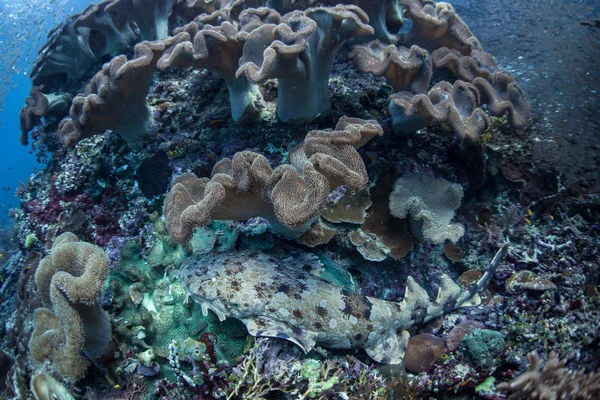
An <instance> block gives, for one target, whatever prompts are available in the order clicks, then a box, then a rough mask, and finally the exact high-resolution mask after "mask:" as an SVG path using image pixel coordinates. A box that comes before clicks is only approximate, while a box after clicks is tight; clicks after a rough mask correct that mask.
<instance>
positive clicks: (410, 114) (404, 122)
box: [389, 81, 490, 139]
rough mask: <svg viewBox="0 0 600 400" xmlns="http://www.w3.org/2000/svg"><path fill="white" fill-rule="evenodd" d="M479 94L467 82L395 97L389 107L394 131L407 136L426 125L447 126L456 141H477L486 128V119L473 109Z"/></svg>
mask: <svg viewBox="0 0 600 400" xmlns="http://www.w3.org/2000/svg"><path fill="white" fill-rule="evenodd" d="M479 96H480V94H479V91H478V90H477V88H476V87H475V86H474V85H473V84H471V83H467V82H463V81H456V82H454V85H452V84H450V83H448V82H446V81H442V82H440V83H438V84H436V85H435V86H433V87H432V88H431V90H429V92H428V93H427V94H414V93H411V92H400V93H396V94H395V95H394V97H393V98H392V100H391V103H390V108H389V111H390V114H391V115H392V118H393V126H394V130H396V131H397V132H400V133H410V132H414V131H416V130H418V129H421V128H424V127H426V126H429V125H438V124H442V123H448V124H449V125H450V127H451V128H452V130H453V131H454V132H455V133H456V134H457V135H458V136H459V137H460V138H465V137H469V138H472V139H476V138H478V137H479V136H480V135H481V134H482V133H483V132H484V131H485V130H486V129H487V128H488V126H489V125H490V121H489V118H488V116H487V115H486V113H485V112H483V110H481V109H479V108H477V106H478V104H479Z"/></svg>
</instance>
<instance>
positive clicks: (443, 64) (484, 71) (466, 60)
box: [431, 47, 500, 82]
mask: <svg viewBox="0 0 600 400" xmlns="http://www.w3.org/2000/svg"><path fill="white" fill-rule="evenodd" d="M431 60H432V62H433V65H434V66H435V67H436V68H438V69H441V68H448V69H449V70H450V71H452V73H453V74H454V75H456V76H457V77H458V78H459V79H462V80H464V81H467V82H472V81H473V79H475V78H477V77H481V78H484V79H486V80H488V79H490V78H491V77H492V74H493V73H494V72H497V71H499V70H500V68H498V65H496V61H495V60H494V57H493V56H492V55H491V54H489V53H485V52H483V51H480V50H473V51H471V53H470V54H469V55H463V54H461V52H460V51H458V50H455V49H449V48H447V47H441V48H439V49H437V50H435V51H433V52H432V53H431Z"/></svg>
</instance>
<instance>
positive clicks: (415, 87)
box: [348, 40, 433, 93]
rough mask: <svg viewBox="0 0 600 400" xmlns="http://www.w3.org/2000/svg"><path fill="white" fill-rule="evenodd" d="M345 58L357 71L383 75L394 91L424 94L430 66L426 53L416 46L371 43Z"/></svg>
mask: <svg viewBox="0 0 600 400" xmlns="http://www.w3.org/2000/svg"><path fill="white" fill-rule="evenodd" d="M348 57H349V58H351V59H352V60H353V61H354V65H355V66H356V68H357V69H358V70H359V71H361V72H371V73H372V74H375V75H384V76H385V77H386V79H387V80H388V82H389V83H390V85H392V88H394V90H395V91H396V92H401V91H405V90H410V91H412V92H415V93H425V92H427V89H428V88H429V83H430V82H431V75H432V73H433V67H432V65H431V57H430V55H429V52H428V51H427V50H424V49H422V48H420V47H419V46H412V47H411V48H410V49H408V48H407V47H404V46H401V47H396V46H394V45H389V46H384V45H383V44H382V43H381V42H380V41H378V40H374V41H372V42H370V43H367V44H364V45H357V46H354V47H353V48H352V51H351V52H350V54H348Z"/></svg>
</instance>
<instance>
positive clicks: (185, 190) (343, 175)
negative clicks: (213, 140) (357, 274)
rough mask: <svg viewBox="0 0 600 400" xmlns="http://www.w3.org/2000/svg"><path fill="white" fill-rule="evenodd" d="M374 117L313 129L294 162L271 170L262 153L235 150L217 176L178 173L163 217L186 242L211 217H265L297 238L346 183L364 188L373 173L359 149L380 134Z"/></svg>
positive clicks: (294, 151)
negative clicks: (333, 128)
mask: <svg viewBox="0 0 600 400" xmlns="http://www.w3.org/2000/svg"><path fill="white" fill-rule="evenodd" d="M382 133H383V131H382V130H381V127H379V125H378V124H377V123H375V122H374V121H363V120H359V119H355V118H348V117H342V118H341V119H340V121H339V122H338V123H337V125H336V129H335V130H334V131H311V132H309V133H308V134H307V135H306V138H305V140H304V141H303V142H302V143H301V144H299V145H298V146H296V147H294V148H293V149H292V150H291V151H290V155H289V157H290V163H291V165H289V164H283V165H280V166H278V167H277V168H275V169H272V168H271V166H270V165H269V162H268V161H267V159H266V158H265V157H264V156H262V155H260V154H257V153H253V152H249V151H245V152H241V153H236V154H235V156H234V157H233V159H227V158H225V159H223V160H221V161H219V162H218V163H217V164H216V165H215V166H214V168H213V171H212V174H211V175H212V178H211V179H206V178H204V179H203V178H198V177H196V176H195V175H194V174H189V173H188V174H184V175H181V176H179V177H177V178H176V179H175V180H174V182H173V186H172V187H171V190H170V191H169V194H168V195H167V197H166V198H165V206H164V215H165V218H166V219H167V229H168V230H169V233H170V235H171V237H172V238H173V240H175V241H177V242H180V243H184V242H186V241H187V239H188V238H189V236H190V234H191V231H192V229H193V228H194V227H196V226H200V225H204V224H205V223H206V222H207V221H208V219H209V218H210V219H216V220H247V219H250V218H252V217H256V216H261V217H264V218H266V219H267V220H268V221H269V222H270V223H271V226H272V227H273V229H275V230H277V231H279V232H282V233H284V234H288V235H290V236H292V237H294V236H297V235H298V233H300V234H301V233H304V232H305V231H307V230H308V227H309V226H310V223H311V222H312V219H313V218H314V217H315V216H317V214H318V213H319V212H320V211H321V210H322V209H323V207H324V206H325V203H326V201H327V196H328V195H329V193H330V192H331V191H332V190H333V189H335V188H336V187H338V186H340V185H342V184H345V185H347V186H348V187H349V188H351V189H354V190H356V189H361V188H363V187H365V186H366V184H367V183H368V175H367V173H366V170H365V166H364V164H363V161H362V160H361V158H360V156H359V155H358V152H357V151H356V149H355V148H358V147H360V146H362V145H364V144H365V143H367V142H368V141H369V140H370V139H371V138H373V137H374V136H378V135H381V134H382Z"/></svg>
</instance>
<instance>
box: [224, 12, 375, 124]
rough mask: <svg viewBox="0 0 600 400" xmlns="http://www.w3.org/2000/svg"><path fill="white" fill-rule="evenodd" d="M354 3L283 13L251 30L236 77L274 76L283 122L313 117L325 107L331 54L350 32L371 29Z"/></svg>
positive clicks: (352, 34) (258, 79)
mask: <svg viewBox="0 0 600 400" xmlns="http://www.w3.org/2000/svg"><path fill="white" fill-rule="evenodd" d="M367 21H368V17H367V16H366V14H365V13H364V12H363V11H362V10H361V9H360V8H358V7H355V6H343V5H339V6H336V7H330V8H327V7H321V8H310V9H308V10H306V11H294V12H292V13H289V14H286V15H285V16H283V17H282V18H281V22H280V23H277V24H273V23H266V24H263V25H261V26H260V27H258V28H257V29H254V30H253V31H252V32H250V33H249V34H248V36H247V38H246V44H245V46H244V50H243V56H242V58H241V59H240V67H239V69H238V70H237V72H236V77H238V78H239V77H241V76H246V77H247V78H248V79H249V80H251V81H253V82H262V81H264V80H266V79H272V78H276V79H277V80H278V83H279V86H278V90H277V93H278V98H277V115H278V116H279V118H280V119H281V120H282V121H291V120H298V119H312V118H314V117H316V116H317V115H319V114H320V113H322V112H324V111H326V110H327V109H329V72H330V71H331V66H332V63H333V57H334V56H335V54H336V53H337V51H338V50H339V48H340V47H341V46H342V44H343V43H344V42H345V41H346V40H348V39H350V38H353V37H356V36H361V35H368V34H372V33H373V28H371V27H370V26H368V25H367Z"/></svg>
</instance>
